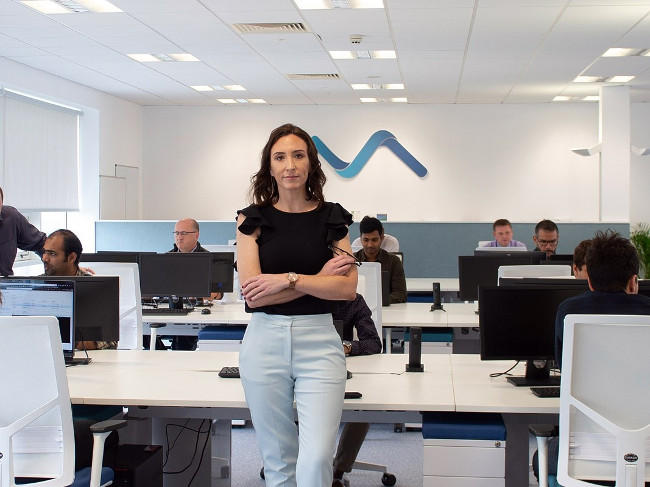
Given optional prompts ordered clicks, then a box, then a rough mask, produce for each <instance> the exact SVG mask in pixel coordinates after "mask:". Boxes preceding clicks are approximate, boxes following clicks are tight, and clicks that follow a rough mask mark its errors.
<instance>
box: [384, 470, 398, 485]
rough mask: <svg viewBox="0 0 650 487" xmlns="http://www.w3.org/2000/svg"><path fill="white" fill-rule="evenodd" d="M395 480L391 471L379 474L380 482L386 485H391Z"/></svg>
mask: <svg viewBox="0 0 650 487" xmlns="http://www.w3.org/2000/svg"><path fill="white" fill-rule="evenodd" d="M396 482H397V478H396V477H395V476H394V475H393V474H392V473H385V474H384V475H382V476H381V483H382V484H384V485H386V486H388V487H392V486H393V485H395V483H396Z"/></svg>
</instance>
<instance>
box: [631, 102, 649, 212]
mask: <svg viewBox="0 0 650 487" xmlns="http://www.w3.org/2000/svg"><path fill="white" fill-rule="evenodd" d="M631 118H632V127H631V144H632V145H635V146H637V147H642V148H646V147H650V104H648V103H633V104H632V106H631ZM639 222H646V223H650V155H647V156H638V155H636V154H634V152H633V153H632V155H631V159H630V223H631V224H632V225H634V224H636V223H639Z"/></svg>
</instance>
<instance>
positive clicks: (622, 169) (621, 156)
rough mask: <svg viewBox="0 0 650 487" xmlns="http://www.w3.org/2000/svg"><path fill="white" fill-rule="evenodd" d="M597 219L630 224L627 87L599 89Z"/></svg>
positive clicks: (628, 107) (628, 90) (628, 104)
mask: <svg viewBox="0 0 650 487" xmlns="http://www.w3.org/2000/svg"><path fill="white" fill-rule="evenodd" d="M600 142H601V144H602V150H601V153H600V208H599V212H598V213H599V220H600V221H609V222H629V221H630V88H629V87H627V86H604V87H602V88H601V89H600Z"/></svg>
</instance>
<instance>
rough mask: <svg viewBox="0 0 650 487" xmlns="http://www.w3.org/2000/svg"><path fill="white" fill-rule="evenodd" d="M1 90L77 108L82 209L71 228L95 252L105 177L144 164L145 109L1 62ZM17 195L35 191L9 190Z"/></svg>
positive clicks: (7, 195) (72, 216) (8, 200)
mask: <svg viewBox="0 0 650 487" xmlns="http://www.w3.org/2000/svg"><path fill="white" fill-rule="evenodd" d="M0 86H2V87H5V88H10V89H14V90H17V91H20V92H23V93H26V94H30V95H33V96H34V95H35V96H40V97H43V98H45V99H48V100H51V101H55V102H59V103H63V104H66V105H71V106H74V107H77V108H80V109H82V110H83V112H84V115H83V117H81V119H80V133H81V141H82V145H81V147H80V168H79V178H80V185H79V192H80V194H79V200H80V201H79V203H80V207H81V208H80V211H79V212H71V213H68V228H70V229H71V230H73V231H74V232H75V233H77V235H78V236H79V238H80V239H81V242H82V243H83V245H84V249H87V250H89V251H92V250H94V248H95V227H94V222H95V220H97V219H98V218H99V175H100V174H102V175H113V174H114V164H125V165H129V166H136V167H139V166H140V165H141V161H142V107H140V106H139V105H136V104H133V103H130V102H127V101H124V100H121V99H119V98H116V97H114V96H110V95H107V94H105V93H102V92H100V91H97V90H93V89H91V88H87V87H85V86H82V85H80V84H77V83H74V82H71V81H68V80H65V79H63V78H60V77H58V76H53V75H51V74H47V73H44V72H43V71H40V70H37V69H33V68H30V67H29V66H26V65H24V64H19V63H16V62H13V61H10V60H8V59H5V58H0ZM4 190H5V203H7V204H8V205H11V193H12V192H14V191H29V190H30V188H4Z"/></svg>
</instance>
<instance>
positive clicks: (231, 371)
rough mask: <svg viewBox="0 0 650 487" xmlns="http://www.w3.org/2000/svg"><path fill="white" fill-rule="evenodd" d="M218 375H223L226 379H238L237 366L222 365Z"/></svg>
mask: <svg viewBox="0 0 650 487" xmlns="http://www.w3.org/2000/svg"><path fill="white" fill-rule="evenodd" d="M219 377H225V378H228V379H238V378H239V367H223V368H222V369H221V370H220V371H219Z"/></svg>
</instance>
